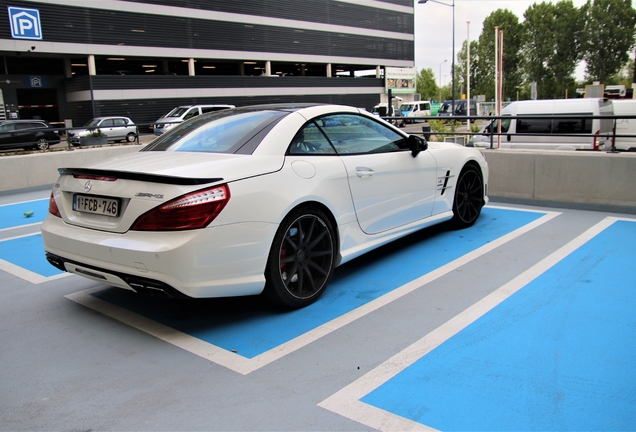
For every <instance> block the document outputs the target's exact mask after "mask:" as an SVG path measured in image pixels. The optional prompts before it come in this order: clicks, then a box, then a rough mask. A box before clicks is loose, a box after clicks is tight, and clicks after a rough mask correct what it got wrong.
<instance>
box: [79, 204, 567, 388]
mask: <svg viewBox="0 0 636 432" xmlns="http://www.w3.org/2000/svg"><path fill="white" fill-rule="evenodd" d="M492 207H495V206H492ZM496 208H500V207H496ZM515 210H517V211H532V210H525V209H523V210H520V209H515ZM536 213H545V215H544V216H542V217H540V218H539V219H537V220H535V221H533V222H530V223H529V224H527V225H524V226H522V227H521V228H518V229H516V230H515V231H512V232H510V233H508V234H506V235H504V236H502V237H500V238H498V239H496V240H494V241H492V242H490V243H488V244H485V245H484V246H482V247H480V248H478V249H475V250H474V251H472V252H470V253H468V254H466V255H464V256H462V257H460V258H457V259H456V260H454V261H452V262H450V263H448V264H446V265H444V266H442V267H439V268H437V269H435V270H433V271H431V272H429V273H427V274H425V275H423V276H421V277H420V278H418V279H415V280H413V281H411V282H409V283H407V284H405V285H402V286H401V287H399V288H396V289H394V290H392V291H391V292H389V293H387V294H384V295H383V296H381V297H378V298H377V299H375V300H373V301H371V302H369V303H367V304H365V305H363V306H360V307H358V308H357V309H354V310H352V311H350V312H348V313H346V314H344V315H341V316H339V317H338V318H335V319H333V320H331V321H329V322H327V323H325V324H323V325H321V326H319V327H316V328H315V329H313V330H310V331H308V332H307V333H304V334H302V335H300V336H298V337H296V338H294V339H292V340H290V341H288V342H285V343H283V344H281V345H279V346H277V347H275V348H273V349H271V350H269V351H266V352H264V353H262V354H259V355H257V356H255V357H253V358H251V359H248V358H245V357H242V356H241V355H239V354H236V353H232V352H229V351H227V350H225V349H222V348H219V347H217V346H216V345H213V344H210V343H208V342H205V341H202V340H200V339H197V338H195V337H193V336H190V335H188V334H185V333H182V332H180V331H177V330H175V329H172V328H170V327H167V326H164V325H163V324H159V323H157V322H155V321H153V320H150V319H148V318H145V317H142V316H140V315H139V314H136V313H134V312H131V311H129V310H127V309H124V308H120V307H118V306H115V305H113V304H111V303H108V302H106V301H103V300H99V299H97V298H95V297H93V296H91V295H90V294H91V293H92V292H95V291H97V290H101V289H104V288H103V287H101V288H94V289H89V290H85V291H80V292H77V293H74V294H69V295H67V296H66V297H67V298H68V299H70V300H73V301H75V302H77V303H80V304H82V305H84V306H87V307H89V308H91V309H94V310H96V311H98V312H101V313H103V314H104V315H107V316H110V317H112V318H115V319H117V320H119V321H121V322H124V323H126V324H128V325H130V326H132V327H135V328H137V329H138V330H141V331H144V332H146V333H148V334H151V335H153V336H155V337H157V338H159V339H162V340H164V341H166V342H169V343H171V344H173V345H176V346H178V347H181V348H183V349H185V350H187V351H190V352H191V353H193V354H196V355H198V356H200V357H203V358H205V359H207V360H209V361H211V362H214V363H217V364H219V365H221V366H225V367H226V368H228V369H231V370H233V371H235V372H238V373H240V374H243V375H247V374H249V373H251V372H253V371H255V370H257V369H260V368H261V367H263V366H265V365H268V364H269V363H272V362H273V361H276V360H278V359H280V358H282V357H284V356H286V355H287V354H290V353H292V352H294V351H296V350H298V349H300V348H302V347H304V346H306V345H308V344H310V343H312V342H314V341H316V340H318V339H320V338H321V337H323V336H326V335H328V334H329V333H331V332H333V331H335V330H338V329H339V328H342V327H344V326H345V325H347V324H349V323H351V322H353V321H355V320H357V319H359V318H361V317H363V316H365V315H368V314H369V313H371V312H373V311H375V310H377V309H379V308H381V307H382V306H385V305H387V304H389V303H391V302H393V301H395V300H397V299H399V298H401V297H403V296H405V295H407V294H408V293H410V292H412V291H414V290H416V289H418V288H420V287H422V286H424V285H426V284H427V283H429V282H431V281H434V280H435V279H438V278H440V277H442V276H444V275H446V274H448V273H450V272H452V271H454V270H456V269H457V268H459V267H461V266H463V265H465V264H466V263H468V262H470V261H472V260H474V259H476V258H479V257H480V256H482V255H484V254H486V253H488V252H490V251H492V250H494V249H496V248H498V247H500V246H501V245H503V244H505V243H507V242H509V241H511V240H513V239H515V238H517V237H519V236H521V235H523V234H525V233H527V232H528V231H531V230H533V229H534V228H536V227H538V226H540V225H542V224H544V223H546V222H548V221H550V220H552V219H554V218H555V217H557V216H559V215H560V214H561V213H560V212H550V211H536Z"/></svg>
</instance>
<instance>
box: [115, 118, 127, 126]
mask: <svg viewBox="0 0 636 432" xmlns="http://www.w3.org/2000/svg"><path fill="white" fill-rule="evenodd" d="M113 123H114V125H115V126H126V120H124V119H121V118H118V119H113Z"/></svg>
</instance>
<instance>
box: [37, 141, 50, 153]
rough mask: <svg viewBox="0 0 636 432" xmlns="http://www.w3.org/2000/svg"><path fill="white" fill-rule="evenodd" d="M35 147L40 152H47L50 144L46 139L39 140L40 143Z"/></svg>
mask: <svg viewBox="0 0 636 432" xmlns="http://www.w3.org/2000/svg"><path fill="white" fill-rule="evenodd" d="M35 147H36V148H37V149H38V150H47V149H48V148H49V142H48V141H47V140H46V138H38V142H37V143H36V145H35Z"/></svg>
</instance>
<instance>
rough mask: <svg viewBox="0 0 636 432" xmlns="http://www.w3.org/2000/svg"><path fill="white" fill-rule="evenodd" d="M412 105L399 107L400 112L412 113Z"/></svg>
mask: <svg viewBox="0 0 636 432" xmlns="http://www.w3.org/2000/svg"><path fill="white" fill-rule="evenodd" d="M413 106H414V105H413V104H402V105H400V111H413Z"/></svg>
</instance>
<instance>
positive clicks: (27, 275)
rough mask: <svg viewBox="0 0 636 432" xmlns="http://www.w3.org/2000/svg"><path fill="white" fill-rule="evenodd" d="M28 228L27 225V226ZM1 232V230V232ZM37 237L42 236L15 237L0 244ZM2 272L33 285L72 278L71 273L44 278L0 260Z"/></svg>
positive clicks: (37, 233) (33, 234)
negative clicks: (67, 277)
mask: <svg viewBox="0 0 636 432" xmlns="http://www.w3.org/2000/svg"><path fill="white" fill-rule="evenodd" d="M25 226H26V225H25ZM0 231H1V230H0ZM35 235H40V233H39V232H36V233H31V234H24V235H20V236H15V237H9V238H6V239H2V240H0V243H2V242H5V241H9V240H16V239H20V238H24V237H31V236H35ZM41 252H42V254H44V251H41ZM0 270H2V271H5V272H7V273H9V274H12V275H13V276H16V277H19V278H21V279H24V280H25V281H27V282H31V283H32V284H35V285H37V284H41V283H44V282H48V281H51V280H55V279H60V278H63V277H66V276H71V274H70V273H61V274H57V275H54V276H48V277H47V276H42V275H41V274H38V273H35V272H32V271H31V270H27V269H25V268H24V267H20V266H17V265H15V264H13V263H10V262H8V261H5V260H2V259H0Z"/></svg>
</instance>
